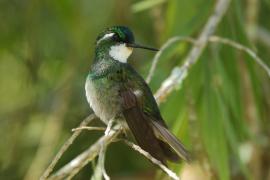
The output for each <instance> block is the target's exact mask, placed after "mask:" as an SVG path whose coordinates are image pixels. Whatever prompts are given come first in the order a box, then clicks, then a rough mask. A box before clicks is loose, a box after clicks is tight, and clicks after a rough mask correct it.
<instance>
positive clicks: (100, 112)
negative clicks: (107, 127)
mask: <svg viewBox="0 0 270 180" xmlns="http://www.w3.org/2000/svg"><path fill="white" fill-rule="evenodd" d="M119 89H120V87H119V85H118V83H116V82H113V81H112V80H110V78H108V77H104V78H100V79H95V80H93V79H91V78H90V77H89V76H88V77H87V80H86V83H85V91H86V98H87V101H88V103H89V104H90V107H91V108H92V109H93V111H94V112H95V114H96V115H97V116H98V117H99V118H100V119H101V120H102V121H103V122H105V123H107V122H108V121H109V120H110V119H112V118H115V117H116V116H117V115H119V113H120V112H121V100H120V97H119Z"/></svg>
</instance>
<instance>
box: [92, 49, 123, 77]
mask: <svg viewBox="0 0 270 180" xmlns="http://www.w3.org/2000/svg"><path fill="white" fill-rule="evenodd" d="M119 66H120V62H118V61H115V60H114V59H113V58H112V57H111V56H110V55H109V48H107V49H106V48H104V47H102V48H101V49H100V48H96V52H95V58H94V61H93V64H92V66H91V70H90V74H91V75H92V76H93V77H95V78H99V77H104V76H106V75H108V74H109V73H111V72H113V71H114V70H115V69H117V68H118V67H119Z"/></svg>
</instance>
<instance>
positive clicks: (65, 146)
mask: <svg viewBox="0 0 270 180" xmlns="http://www.w3.org/2000/svg"><path fill="white" fill-rule="evenodd" d="M95 118H96V115H94V114H91V115H89V116H88V117H87V118H85V119H84V120H83V121H82V122H81V124H80V126H79V127H82V126H86V125H87V124H89V123H90V122H91V121H92V120H93V119H95ZM81 132H82V130H78V131H76V132H74V133H73V134H72V136H70V138H69V139H68V140H67V141H66V142H65V144H64V145H63V146H62V147H61V148H60V150H59V151H58V153H57V154H56V155H55V157H54V158H53V160H52V162H51V164H50V165H49V166H48V167H47V169H46V170H45V172H44V173H43V175H42V176H41V178H40V180H45V179H47V178H48V176H49V175H50V173H51V172H52V171H53V169H54V167H55V165H56V163H57V162H58V161H59V159H60V158H61V157H62V156H63V154H64V152H65V151H66V150H67V149H68V147H69V146H70V145H71V144H72V143H73V141H74V140H75V139H76V138H77V137H78V136H79V134H80V133H81Z"/></svg>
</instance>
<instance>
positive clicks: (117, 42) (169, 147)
mask: <svg viewBox="0 0 270 180" xmlns="http://www.w3.org/2000/svg"><path fill="white" fill-rule="evenodd" d="M95 46H96V47H95V55H94V59H93V63H92V65H91V68H90V72H89V74H88V76H87V79H86V83H85V91H86V97H87V101H88V103H89V104H90V107H91V108H92V110H93V111H94V113H95V114H96V115H97V116H98V117H99V118H100V119H101V120H102V121H103V122H104V123H105V124H108V123H109V121H110V120H111V119H117V120H119V121H121V122H126V124H127V126H128V129H129V130H130V131H131V133H132V134H133V136H134V138H135V140H136V142H137V143H138V145H139V146H140V147H141V148H142V149H143V150H145V151H146V152H148V153H150V155H151V156H153V157H154V158H156V159H157V160H159V161H160V162H161V163H163V164H164V165H166V164H167V161H172V162H179V160H180V159H181V158H182V159H184V160H186V161H189V160H190V156H189V153H188V151H187V150H186V149H185V147H184V146H183V144H182V143H181V142H180V141H179V140H178V139H177V138H176V136H175V135H173V134H172V133H171V132H170V131H169V130H168V126H167V125H166V123H165V121H164V120H163V118H162V116H161V113H160V111H159V108H158V105H157V103H156V101H155V98H154V96H153V94H152V92H151V89H150V88H149V86H148V85H147V83H146V82H145V80H144V79H143V78H142V76H141V75H140V74H139V73H138V72H137V71H136V70H135V69H134V68H133V67H132V66H131V65H130V64H129V63H128V62H127V60H128V58H129V56H130V55H131V54H132V52H133V50H134V49H146V50H150V51H158V49H156V48H152V47H147V46H143V45H140V44H137V43H135V39H134V35H133V33H132V31H131V30H130V29H129V28H128V27H125V26H113V27H110V28H107V29H105V30H104V31H103V32H101V33H100V34H99V35H98V37H97V39H96V43H95Z"/></svg>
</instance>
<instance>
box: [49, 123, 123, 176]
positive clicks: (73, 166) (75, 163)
mask: <svg viewBox="0 0 270 180" xmlns="http://www.w3.org/2000/svg"><path fill="white" fill-rule="evenodd" d="M120 133H121V129H120V125H119V124H117V125H115V126H114V127H113V129H112V130H111V131H110V132H109V134H108V135H107V136H102V137H101V138H99V140H98V141H97V142H95V143H94V144H92V145H91V146H90V147H89V148H88V149H87V150H85V151H84V152H82V153H81V154H79V155H78V156H77V157H75V158H74V159H73V160H72V161H70V162H69V163H68V164H66V165H65V166H64V167H62V168H61V169H60V170H58V171H57V172H56V173H55V174H53V175H52V176H51V177H49V179H50V180H58V179H66V178H67V177H68V178H69V179H71V178H72V177H74V176H75V175H76V174H77V173H78V172H79V171H80V170H81V169H82V168H83V167H84V166H85V165H86V164H88V163H89V162H90V161H92V160H93V159H94V158H95V157H96V156H97V155H98V154H99V152H100V150H101V147H102V145H103V144H104V145H105V146H107V145H108V144H110V143H111V142H113V141H114V139H115V138H116V137H117V136H118V135H119V134H120Z"/></svg>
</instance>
